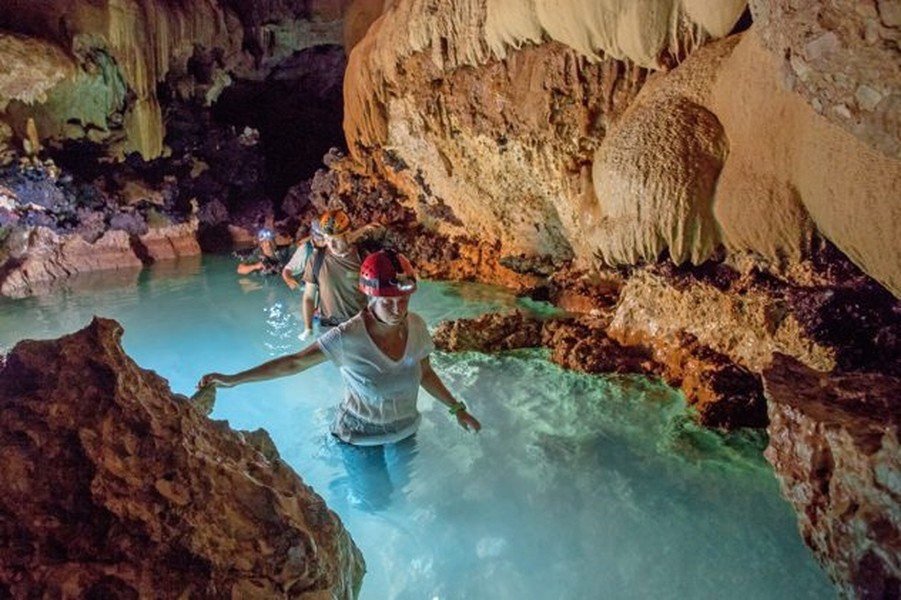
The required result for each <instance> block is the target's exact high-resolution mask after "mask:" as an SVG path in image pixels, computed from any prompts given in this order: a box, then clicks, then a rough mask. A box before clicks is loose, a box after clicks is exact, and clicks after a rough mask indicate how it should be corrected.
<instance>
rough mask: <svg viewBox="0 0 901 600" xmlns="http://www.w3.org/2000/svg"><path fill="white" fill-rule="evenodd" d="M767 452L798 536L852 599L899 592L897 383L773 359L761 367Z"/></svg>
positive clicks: (900, 423) (900, 416)
mask: <svg viewBox="0 0 901 600" xmlns="http://www.w3.org/2000/svg"><path fill="white" fill-rule="evenodd" d="M763 377H764V387H765V390H766V396H767V400H768V411H769V419H770V425H769V427H768V428H767V431H768V432H769V438H770V443H769V446H768V447H767V449H766V451H765V453H764V454H765V456H766V458H767V460H769V461H770V463H772V465H773V467H774V468H775V470H776V474H777V476H778V477H779V480H780V483H781V486H782V493H783V494H784V495H785V497H786V498H788V500H789V501H790V502H791V503H792V504H793V505H794V508H795V511H796V512H797V514H798V520H799V525H800V529H801V535H802V536H803V538H804V541H805V542H806V543H807V545H808V546H810V548H811V549H812V550H813V552H814V554H815V555H816V556H817V558H818V559H819V561H820V562H821V563H822V564H823V566H824V567H825V569H826V571H827V572H828V573H829V575H830V577H831V578H832V579H833V581H834V582H835V583H836V584H837V585H838V587H839V590H840V591H841V592H842V595H843V596H845V597H848V598H898V597H899V595H901V510H899V507H901V446H899V443H898V442H899V431H901V406H899V404H898V390H901V379H898V378H896V377H886V376H882V375H876V374H865V373H859V374H851V375H836V374H830V373H824V372H819V371H814V370H812V369H810V368H809V367H806V366H805V365H803V364H801V363H800V362H798V361H797V360H795V359H792V358H790V357H788V356H785V355H782V354H777V355H775V356H774V358H773V362H772V364H771V365H770V366H769V367H768V368H767V369H766V370H765V371H764V374H763Z"/></svg>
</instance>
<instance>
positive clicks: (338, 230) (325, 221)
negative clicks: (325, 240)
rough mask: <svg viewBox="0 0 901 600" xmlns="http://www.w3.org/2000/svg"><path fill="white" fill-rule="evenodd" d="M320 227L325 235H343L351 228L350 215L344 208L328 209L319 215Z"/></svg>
mask: <svg viewBox="0 0 901 600" xmlns="http://www.w3.org/2000/svg"><path fill="white" fill-rule="evenodd" d="M319 228H320V229H321V230H322V233H324V234H325V235H341V234H342V233H344V232H345V231H347V230H348V229H349V228H350V217H348V216H347V213H346V212H344V211H343V210H340V209H339V210H327V211H325V212H324V213H322V216H321V217H319Z"/></svg>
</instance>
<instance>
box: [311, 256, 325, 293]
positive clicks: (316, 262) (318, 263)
mask: <svg viewBox="0 0 901 600" xmlns="http://www.w3.org/2000/svg"><path fill="white" fill-rule="evenodd" d="M324 260H325V248H316V249H315V250H314V251H313V283H314V284H315V285H317V286H318V285H319V270H320V269H322V261H324Z"/></svg>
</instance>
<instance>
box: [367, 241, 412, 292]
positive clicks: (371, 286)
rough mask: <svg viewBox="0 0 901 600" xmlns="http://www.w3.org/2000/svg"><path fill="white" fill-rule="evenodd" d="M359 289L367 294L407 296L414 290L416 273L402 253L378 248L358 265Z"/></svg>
mask: <svg viewBox="0 0 901 600" xmlns="http://www.w3.org/2000/svg"><path fill="white" fill-rule="evenodd" d="M360 291H361V292H363V293H364V294H366V295H367V296H376V297H392V296H407V295H409V294H412V293H413V292H415V291H416V273H415V272H414V271H413V265H411V264H410V261H409V260H407V257H406V256H404V255H403V254H399V253H398V252H396V251H395V250H379V251H378V252H373V253H372V254H370V255H369V256H367V257H366V260H364V261H363V264H362V265H360Z"/></svg>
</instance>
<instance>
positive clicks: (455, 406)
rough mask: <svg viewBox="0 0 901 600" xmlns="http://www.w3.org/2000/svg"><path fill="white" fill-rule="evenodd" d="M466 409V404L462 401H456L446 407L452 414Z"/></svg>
mask: <svg viewBox="0 0 901 600" xmlns="http://www.w3.org/2000/svg"><path fill="white" fill-rule="evenodd" d="M465 410H466V405H465V404H463V403H462V402H457V403H456V404H452V405H451V407H450V408H449V409H448V412H449V413H450V414H452V415H456V414H457V413H461V412H463V411H465Z"/></svg>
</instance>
